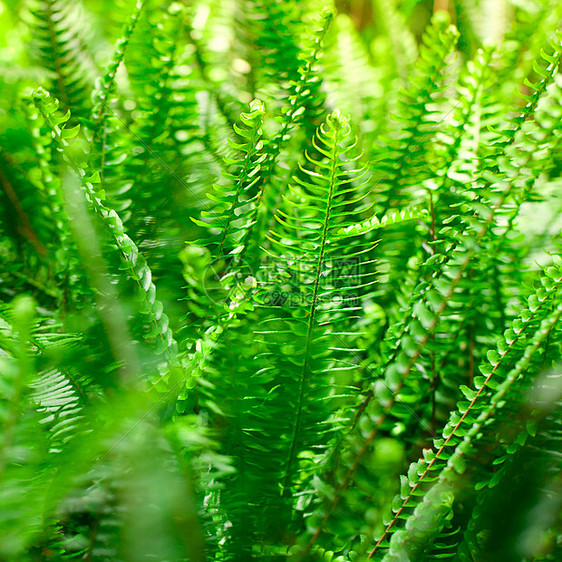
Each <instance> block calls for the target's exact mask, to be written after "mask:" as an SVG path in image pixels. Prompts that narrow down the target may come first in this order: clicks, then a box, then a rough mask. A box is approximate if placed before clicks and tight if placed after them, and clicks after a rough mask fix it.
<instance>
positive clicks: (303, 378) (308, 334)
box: [283, 120, 341, 496]
mask: <svg viewBox="0 0 562 562" xmlns="http://www.w3.org/2000/svg"><path fill="white" fill-rule="evenodd" d="M335 122H336V123H337V124H338V125H337V127H336V129H335V138H334V140H333V147H332V154H331V158H330V159H331V169H330V183H329V188H328V198H327V200H326V214H325V218H324V226H323V230H322V241H321V245H320V251H319V253H318V260H317V262H316V275H315V279H314V289H313V292H312V302H311V304H310V309H309V312H308V325H307V329H306V341H305V348H304V349H305V354H304V361H303V365H302V369H301V376H300V382H299V391H298V402H297V413H296V419H295V424H294V428H293V435H292V438H291V447H290V450H289V459H288V461H287V467H286V469H285V479H284V481H283V495H284V496H287V495H288V488H289V485H290V478H291V466H292V464H293V461H294V458H295V451H296V446H297V438H298V435H299V431H300V426H301V418H302V411H303V403H304V392H305V388H306V383H307V375H308V374H309V359H310V352H311V350H310V347H311V344H312V333H313V329H314V319H315V315H316V302H317V299H318V289H319V286H320V276H321V274H322V264H323V262H324V254H325V251H326V243H327V240H328V227H329V224H330V212H331V209H332V199H333V197H334V189H335V185H336V173H337V157H338V148H339V146H338V144H339V142H340V141H339V133H340V131H341V128H340V127H341V126H340V123H339V121H337V120H335ZM286 492H287V493H286Z"/></svg>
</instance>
